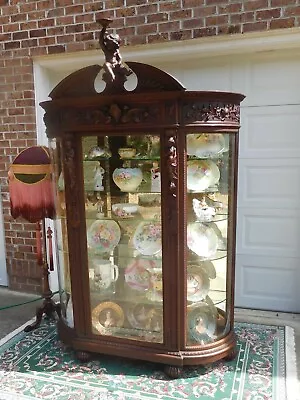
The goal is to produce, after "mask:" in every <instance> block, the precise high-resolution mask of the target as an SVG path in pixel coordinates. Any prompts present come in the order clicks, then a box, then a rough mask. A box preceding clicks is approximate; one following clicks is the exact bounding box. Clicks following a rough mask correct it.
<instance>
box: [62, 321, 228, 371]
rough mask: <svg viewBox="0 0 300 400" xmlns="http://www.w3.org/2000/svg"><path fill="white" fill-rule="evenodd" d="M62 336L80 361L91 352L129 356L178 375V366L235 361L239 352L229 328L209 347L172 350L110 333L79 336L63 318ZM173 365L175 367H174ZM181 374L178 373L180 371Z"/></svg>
mask: <svg viewBox="0 0 300 400" xmlns="http://www.w3.org/2000/svg"><path fill="white" fill-rule="evenodd" d="M57 328H58V335H59V338H60V339H61V340H62V341H63V342H64V343H65V344H67V345H68V346H70V347H72V348H73V349H75V351H76V357H77V358H78V359H79V360H80V361H88V360H89V359H90V357H91V354H92V353H94V354H110V355H113V356H118V357H119V356H122V357H126V358H132V359H138V360H146V361H150V362H155V363H161V364H164V365H165V368H166V370H165V372H166V371H169V370H170V371H171V372H170V373H169V372H166V374H167V375H168V376H170V377H172V375H171V374H173V375H176V372H175V370H176V368H179V369H180V368H181V367H183V366H189V365H191V366H192V365H205V364H208V363H213V362H216V361H218V360H221V359H226V360H228V361H229V360H232V359H234V358H235V355H236V336H235V333H234V332H233V331H230V332H229V333H228V334H227V335H226V336H225V337H224V338H223V339H221V340H218V341H217V342H214V343H210V344H209V345H207V346H206V347H204V348H203V347H202V349H201V348H200V347H199V349H197V348H191V349H190V350H189V349H184V350H178V351H170V349H168V348H166V347H164V345H163V344H155V346H153V347H152V346H151V347H149V345H148V346H142V345H141V343H140V342H136V343H132V342H129V341H126V342H125V341H124V342H121V341H119V340H116V338H112V340H110V337H108V336H99V339H98V338H95V336H94V335H90V336H76V335H75V330H74V329H72V328H70V327H68V326H67V325H66V324H65V322H64V320H63V319H60V320H59V321H58V324H57ZM171 367H174V368H175V367H176V368H175V369H174V370H173V369H172V368H171ZM178 373H179V372H178Z"/></svg>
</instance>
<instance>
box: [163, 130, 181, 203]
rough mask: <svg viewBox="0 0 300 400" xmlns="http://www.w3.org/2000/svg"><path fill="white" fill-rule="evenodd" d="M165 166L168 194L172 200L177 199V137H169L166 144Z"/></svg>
mask: <svg viewBox="0 0 300 400" xmlns="http://www.w3.org/2000/svg"><path fill="white" fill-rule="evenodd" d="M166 155H167V166H168V176H169V193H170V196H172V197H173V198H176V197H177V184H178V170H177V169H178V159H177V137H176V136H174V135H169V136H168V137H167V144H166Z"/></svg>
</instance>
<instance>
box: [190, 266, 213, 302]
mask: <svg viewBox="0 0 300 400" xmlns="http://www.w3.org/2000/svg"><path fill="white" fill-rule="evenodd" d="M209 288H210V281H209V276H208V275H207V273H206V272H205V271H204V270H203V269H201V268H197V267H188V270H187V299H188V301H193V302H196V301H200V300H203V299H204V298H205V297H206V296H207V294H208V292H209Z"/></svg>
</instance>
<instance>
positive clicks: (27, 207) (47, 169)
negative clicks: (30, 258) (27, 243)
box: [8, 146, 55, 222]
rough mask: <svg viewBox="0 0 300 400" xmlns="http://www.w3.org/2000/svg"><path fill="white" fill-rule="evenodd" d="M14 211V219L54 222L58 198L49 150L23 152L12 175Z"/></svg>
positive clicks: (10, 170)
mask: <svg viewBox="0 0 300 400" xmlns="http://www.w3.org/2000/svg"><path fill="white" fill-rule="evenodd" d="M8 180H9V194H10V208H11V215H12V217H13V218H17V217H23V218H25V219H26V220H27V221H29V222H38V221H40V220H42V219H44V218H50V219H53V217H54V214H55V208H54V194H53V187H52V181H51V162H50V155H49V150H48V148H47V147H44V146H33V147H29V148H27V149H25V150H23V151H22V152H21V153H20V154H19V155H18V156H17V157H16V158H15V160H14V161H13V163H12V165H11V166H10V168H9V172H8Z"/></svg>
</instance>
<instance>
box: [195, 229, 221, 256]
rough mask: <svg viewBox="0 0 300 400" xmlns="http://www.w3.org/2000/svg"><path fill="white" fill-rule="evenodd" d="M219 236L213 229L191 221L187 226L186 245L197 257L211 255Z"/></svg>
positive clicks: (214, 250) (214, 251) (215, 248)
mask: <svg viewBox="0 0 300 400" xmlns="http://www.w3.org/2000/svg"><path fill="white" fill-rule="evenodd" d="M218 243H219V238H218V236H217V234H216V232H215V231H214V229H212V228H210V227H208V226H206V225H204V224H202V223H200V222H192V223H189V224H188V226H187V245H188V248H189V249H190V250H192V251H193V252H194V253H195V254H197V255H198V256H199V257H203V258H209V257H212V256H213V255H214V254H215V253H216V251H217V248H218Z"/></svg>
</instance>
